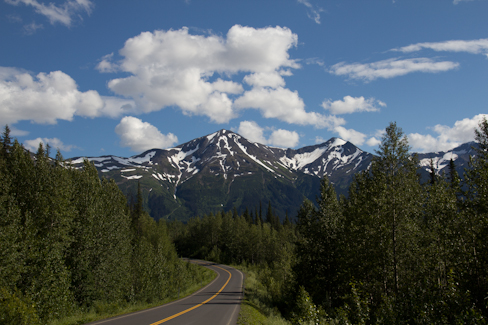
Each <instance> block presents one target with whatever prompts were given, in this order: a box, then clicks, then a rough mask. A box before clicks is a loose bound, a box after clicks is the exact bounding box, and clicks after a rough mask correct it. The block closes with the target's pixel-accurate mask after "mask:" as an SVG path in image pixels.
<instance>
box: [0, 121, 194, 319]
mask: <svg viewBox="0 0 488 325" xmlns="http://www.w3.org/2000/svg"><path fill="white" fill-rule="evenodd" d="M49 151H50V148H49V147H46V148H45V147H44V146H43V145H42V144H40V145H39V149H38V151H37V153H35V154H31V153H30V152H28V151H27V150H25V149H24V148H23V146H22V145H21V144H19V143H18V142H17V140H12V139H11V137H10V130H9V128H8V126H7V127H6V128H5V132H4V133H3V135H2V137H1V141H0V180H1V181H0V323H1V324H40V323H42V324H46V323H48V322H50V321H53V320H55V319H59V318H62V317H66V316H69V315H71V314H74V313H77V312H80V311H89V310H94V309H95V310H98V309H103V306H118V305H124V304H132V303H138V302H146V303H150V302H157V301H160V300H162V299H164V298H166V297H170V296H174V295H177V294H178V290H179V289H180V288H181V289H182V290H183V289H184V288H186V287H188V286H189V285H191V284H193V283H194V282H196V283H199V282H200V281H201V276H202V275H201V273H200V271H199V270H198V269H197V267H196V266H194V265H189V263H184V262H182V261H180V260H179V259H178V257H177V254H176V251H175V248H174V245H173V244H172V242H171V240H170V238H169V236H168V233H167V226H166V223H164V222H155V221H154V220H153V219H152V218H150V217H149V215H148V214H147V213H146V212H144V211H143V209H142V196H141V195H140V191H139V193H138V195H137V198H136V199H135V200H132V203H130V204H128V202H127V199H126V197H125V196H124V195H123V194H122V192H121V191H120V190H119V188H118V187H117V185H116V184H115V182H114V181H113V180H107V179H102V180H100V179H99V177H98V173H97V170H96V168H95V167H94V166H93V164H91V163H89V162H88V161H85V162H84V166H83V168H80V169H74V168H71V167H70V165H69V164H68V163H66V162H65V161H64V159H63V157H62V156H61V154H60V153H59V151H58V152H57V154H56V158H55V159H51V158H50V152H49Z"/></svg>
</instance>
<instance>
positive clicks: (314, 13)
mask: <svg viewBox="0 0 488 325" xmlns="http://www.w3.org/2000/svg"><path fill="white" fill-rule="evenodd" d="M298 3H301V4H303V5H305V7H307V15H308V18H310V19H312V20H313V21H315V23H317V24H320V13H321V12H322V11H324V9H322V8H320V7H317V6H314V5H313V4H311V3H310V1H308V0H298Z"/></svg>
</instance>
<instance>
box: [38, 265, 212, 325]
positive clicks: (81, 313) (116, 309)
mask: <svg viewBox="0 0 488 325" xmlns="http://www.w3.org/2000/svg"><path fill="white" fill-rule="evenodd" d="M202 275H203V279H204V280H203V281H202V282H201V283H195V284H193V285H191V286H189V287H188V288H186V290H183V291H181V292H180V294H179V298H178V296H173V297H168V298H166V299H164V300H160V301H156V302H152V303H142V302H140V303H124V302H118V303H102V302H101V303H95V304H94V306H93V307H91V308H90V309H89V310H84V309H81V308H80V309H78V310H76V311H74V312H73V313H72V314H71V315H70V316H67V317H64V318H61V319H57V320H54V321H52V322H50V323H48V325H81V324H86V323H90V322H94V321H98V320H102V319H107V318H111V317H116V316H120V315H125V314H129V313H133V312H136V311H140V310H144V309H149V308H153V307H157V306H160V305H164V304H167V303H170V302H172V301H175V300H178V299H182V298H185V297H187V296H189V295H191V294H193V293H194V292H196V291H198V290H200V289H201V288H203V287H205V286H206V285H207V284H209V283H210V282H211V281H213V280H214V279H215V277H216V276H217V273H215V272H214V271H212V270H209V269H207V268H204V267H202Z"/></svg>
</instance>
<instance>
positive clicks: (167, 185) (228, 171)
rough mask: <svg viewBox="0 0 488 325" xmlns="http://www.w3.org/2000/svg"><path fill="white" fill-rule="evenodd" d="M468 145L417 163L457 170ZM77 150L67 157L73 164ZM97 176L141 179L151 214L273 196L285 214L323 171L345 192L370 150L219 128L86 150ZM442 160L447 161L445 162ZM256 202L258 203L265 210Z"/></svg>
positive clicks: (128, 183) (129, 182)
mask: <svg viewBox="0 0 488 325" xmlns="http://www.w3.org/2000/svg"><path fill="white" fill-rule="evenodd" d="M471 145H472V144H465V145H463V146H461V147H459V148H456V149H454V150H452V151H449V152H441V153H431V154H421V155H419V159H420V162H421V166H422V168H423V169H424V170H428V168H430V167H429V166H430V159H431V158H432V159H434V163H435V165H436V166H437V167H436V168H437V169H438V171H439V172H442V171H443V170H445V168H446V166H447V165H448V163H449V160H450V159H451V157H453V159H454V160H455V161H456V165H457V167H458V168H459V169H460V170H461V169H462V168H463V167H464V165H465V164H466V162H467V159H468V158H467V157H469V154H473V153H472V151H470V146H471ZM83 159H85V158H83V157H78V158H73V159H72V164H73V165H74V166H75V167H80V166H81V165H82V163H83ZM86 159H88V160H89V161H91V162H93V163H94V164H95V166H96V168H97V169H98V171H99V174H100V176H101V177H107V178H113V179H115V181H116V182H117V184H118V185H119V187H120V188H121V189H122V191H123V192H124V193H126V194H128V195H131V194H132V195H134V194H135V193H136V191H137V184H138V183H140V185H141V189H142V192H143V196H144V198H145V206H146V208H148V210H149V211H150V214H151V216H152V217H153V218H155V219H160V218H165V219H180V220H187V219H188V218H190V217H193V216H197V215H203V214H208V213H210V212H216V211H219V210H226V211H227V210H231V209H233V208H234V207H235V208H236V209H237V211H238V212H239V213H242V212H243V211H244V209H245V208H246V207H247V208H249V209H251V210H252V211H254V209H257V208H258V207H259V206H260V202H261V205H262V206H263V207H264V208H266V207H267V204H268V202H269V201H271V202H272V205H273V208H274V209H275V212H276V213H277V214H278V215H279V216H280V217H281V218H284V216H285V214H286V213H288V214H289V215H290V216H293V215H294V214H295V213H296V211H297V210H298V208H299V206H300V205H301V203H302V202H303V199H304V198H309V199H311V200H314V199H315V197H316V195H317V194H318V192H319V185H320V179H321V178H322V177H324V175H327V177H328V178H329V179H330V181H331V182H332V183H333V184H334V185H335V187H336V190H337V192H338V193H342V194H346V193H347V188H348V186H349V184H350V183H351V181H352V178H353V175H354V174H355V173H357V172H359V171H362V170H365V169H366V168H368V166H369V165H370V163H371V160H372V159H373V155H372V154H370V153H367V152H364V151H362V150H360V149H359V148H357V147H356V146H354V145H353V144H352V143H350V142H347V141H344V140H342V139H339V138H332V139H330V140H329V141H327V142H324V143H322V144H318V145H315V146H308V147H304V148H301V149H297V150H295V149H286V150H285V149H280V148H273V147H269V146H265V145H262V144H259V143H255V142H251V141H249V140H247V139H245V138H243V137H242V136H240V135H238V134H236V133H234V132H231V131H228V130H220V131H218V132H215V133H212V134H210V135H207V136H203V137H200V138H197V139H194V140H192V141H190V142H187V143H184V144H182V145H180V146H178V147H176V148H171V149H152V150H148V151H146V152H144V153H142V154H140V155H137V156H133V157H130V158H122V157H116V156H102V157H88V158H86ZM446 164H447V165H446ZM264 208H263V209H264Z"/></svg>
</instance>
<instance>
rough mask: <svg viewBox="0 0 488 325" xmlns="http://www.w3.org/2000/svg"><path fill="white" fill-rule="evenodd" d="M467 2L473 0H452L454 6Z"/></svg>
mask: <svg viewBox="0 0 488 325" xmlns="http://www.w3.org/2000/svg"><path fill="white" fill-rule="evenodd" d="M468 1H473V0H453V1H452V3H454V4H455V5H457V4H458V3H461V2H468Z"/></svg>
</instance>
